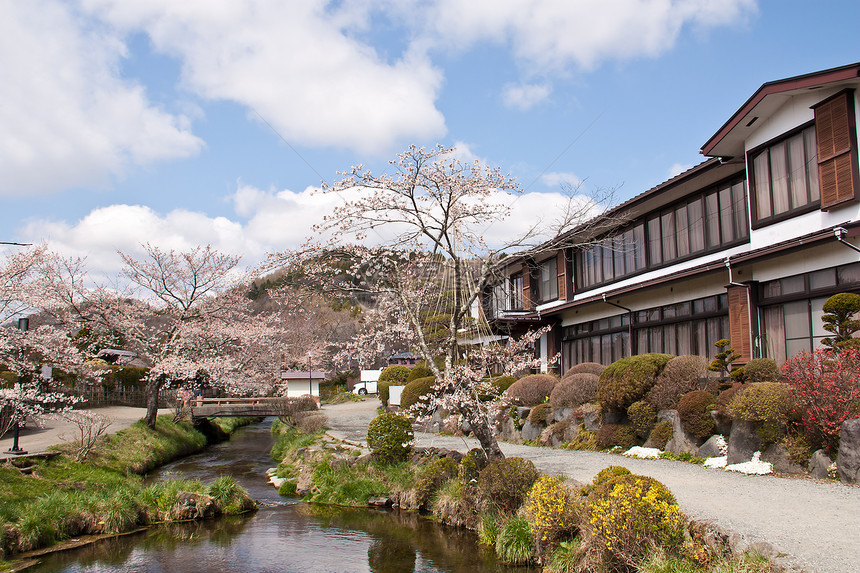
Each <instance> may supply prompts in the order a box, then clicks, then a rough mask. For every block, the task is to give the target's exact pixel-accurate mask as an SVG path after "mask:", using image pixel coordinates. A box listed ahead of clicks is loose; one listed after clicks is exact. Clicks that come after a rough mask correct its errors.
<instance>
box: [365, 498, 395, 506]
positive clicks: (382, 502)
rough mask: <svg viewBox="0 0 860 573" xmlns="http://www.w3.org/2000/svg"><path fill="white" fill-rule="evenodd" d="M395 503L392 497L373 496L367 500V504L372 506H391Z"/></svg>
mask: <svg viewBox="0 0 860 573" xmlns="http://www.w3.org/2000/svg"><path fill="white" fill-rule="evenodd" d="M393 504H394V502H393V501H392V500H391V498H390V497H371V498H370V499H368V500H367V505H369V506H371V507H390V506H392V505H393Z"/></svg>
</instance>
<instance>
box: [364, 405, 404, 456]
mask: <svg viewBox="0 0 860 573" xmlns="http://www.w3.org/2000/svg"><path fill="white" fill-rule="evenodd" d="M414 437H415V434H414V432H413V430H412V424H411V423H410V422H409V419H408V418H406V417H405V416H399V415H397V414H391V413H385V414H380V415H378V416H377V417H375V418H374V419H373V420H371V421H370V423H369V424H368V425H367V446H368V447H369V448H370V450H371V451H372V452H373V455H374V456H376V458H377V459H379V460H380V461H382V462H386V463H391V462H401V461H404V460H406V458H407V456H408V455H409V453H410V452H411V451H412V444H413V440H414Z"/></svg>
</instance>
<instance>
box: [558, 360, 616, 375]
mask: <svg viewBox="0 0 860 573" xmlns="http://www.w3.org/2000/svg"><path fill="white" fill-rule="evenodd" d="M604 370H606V366H604V365H603V364H599V363H597V362H582V363H581V364H577V365H576V366H571V367H570V368H568V369H567V372H565V373H564V377H567V376H573V375H574V374H594V375H595V376H600V375H601V374H603V371H604Z"/></svg>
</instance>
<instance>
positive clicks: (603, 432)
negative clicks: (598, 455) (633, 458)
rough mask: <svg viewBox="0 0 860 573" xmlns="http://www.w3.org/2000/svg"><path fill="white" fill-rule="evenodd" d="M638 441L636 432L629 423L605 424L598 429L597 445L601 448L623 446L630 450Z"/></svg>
mask: <svg viewBox="0 0 860 573" xmlns="http://www.w3.org/2000/svg"><path fill="white" fill-rule="evenodd" d="M636 443H637V442H636V433H635V432H634V431H633V428H632V427H630V426H628V425H624V424H603V425H602V426H600V430H598V431H597V447H598V448H599V449H601V450H605V449H608V448H611V447H613V446H621V448H622V449H624V450H629V449H630V448H632V447H633V446H635V445H636Z"/></svg>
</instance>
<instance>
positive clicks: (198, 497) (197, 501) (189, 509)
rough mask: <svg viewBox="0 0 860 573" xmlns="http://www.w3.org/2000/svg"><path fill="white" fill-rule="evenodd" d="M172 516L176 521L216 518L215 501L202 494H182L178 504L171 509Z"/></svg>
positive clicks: (177, 500) (179, 496) (177, 499)
mask: <svg viewBox="0 0 860 573" xmlns="http://www.w3.org/2000/svg"><path fill="white" fill-rule="evenodd" d="M170 516H171V518H172V519H174V520H176V521H187V520H191V519H205V518H207V517H214V516H215V501H214V500H213V499H212V498H211V497H209V496H208V495H205V494H202V493H190V492H187V491H183V492H180V493H179V495H178V496H177V498H176V503H174V504H173V507H171V508H170Z"/></svg>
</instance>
